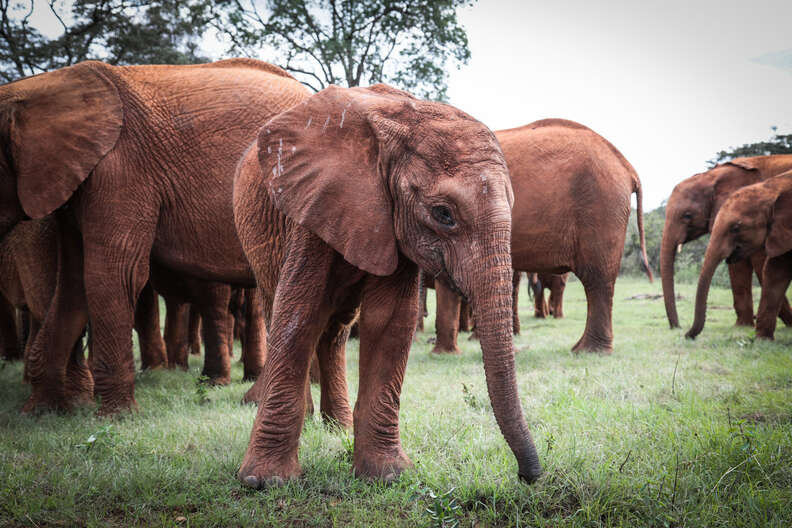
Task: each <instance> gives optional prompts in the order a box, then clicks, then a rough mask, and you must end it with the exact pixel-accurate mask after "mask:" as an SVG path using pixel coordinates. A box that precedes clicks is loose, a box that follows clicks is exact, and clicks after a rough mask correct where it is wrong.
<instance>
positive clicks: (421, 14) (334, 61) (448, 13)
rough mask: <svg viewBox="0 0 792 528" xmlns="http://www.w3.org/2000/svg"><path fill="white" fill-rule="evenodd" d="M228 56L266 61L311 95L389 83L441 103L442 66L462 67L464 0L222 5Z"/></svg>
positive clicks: (249, 0) (244, 0)
mask: <svg viewBox="0 0 792 528" xmlns="http://www.w3.org/2000/svg"><path fill="white" fill-rule="evenodd" d="M222 4H224V8H225V10H226V11H225V13H224V14H223V16H222V17H220V18H219V19H218V20H217V21H216V22H215V23H216V24H218V29H219V30H220V31H223V32H225V33H226V34H227V35H228V36H229V38H230V39H231V41H232V43H233V44H232V49H233V50H235V51H237V52H242V53H245V54H247V55H249V56H260V54H261V50H262V48H269V49H270V50H272V53H273V56H272V57H270V58H269V59H270V60H272V62H275V63H276V64H278V65H279V66H281V67H283V68H284V69H286V70H287V71H289V72H291V73H292V74H294V75H295V76H296V77H297V78H299V79H300V80H301V81H302V82H303V83H304V84H306V85H307V86H308V87H310V88H312V89H314V90H317V91H318V90H321V89H322V88H324V87H326V86H328V85H329V84H340V85H345V86H360V85H361V84H365V83H377V82H388V83H392V84H394V85H396V86H398V87H399V88H403V89H405V90H410V91H412V92H414V93H415V94H416V95H418V96H421V97H428V98H434V99H438V100H443V99H445V97H446V88H447V86H446V82H447V77H448V74H447V68H446V66H447V63H449V62H452V63H456V64H457V65H459V64H465V63H467V61H468V59H469V58H470V50H469V49H468V41H467V34H466V33H465V30H464V28H463V27H462V26H461V25H460V24H459V21H458V20H457V8H459V7H461V6H464V5H470V4H471V1H470V0H368V1H360V0H358V1H356V0H268V1H266V2H258V1H256V0H224V1H223V2H222Z"/></svg>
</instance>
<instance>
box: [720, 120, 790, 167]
mask: <svg viewBox="0 0 792 528" xmlns="http://www.w3.org/2000/svg"><path fill="white" fill-rule="evenodd" d="M772 130H773V132H776V131H777V128H776V127H772ZM771 154H792V134H786V135H784V134H774V135H773V136H772V137H771V138H770V139H768V140H767V141H760V142H758V143H746V144H744V145H743V146H741V147H733V148H731V149H729V150H721V151H720V152H718V153H717V154H716V155H715V158H714V159H712V160H710V161H709V163H710V166H711V167H713V166H715V165H717V164H718V163H723V162H724V161H729V160H731V159H734V158H743V157H750V156H769V155H771Z"/></svg>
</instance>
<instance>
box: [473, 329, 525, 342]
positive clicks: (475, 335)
mask: <svg viewBox="0 0 792 528" xmlns="http://www.w3.org/2000/svg"><path fill="white" fill-rule="evenodd" d="M516 333H517V334H519V333H520V331H519V330H517V332H516ZM478 340H479V336H478V334H477V333H476V330H475V329H474V330H473V332H472V333H471V334H470V337H468V341H478Z"/></svg>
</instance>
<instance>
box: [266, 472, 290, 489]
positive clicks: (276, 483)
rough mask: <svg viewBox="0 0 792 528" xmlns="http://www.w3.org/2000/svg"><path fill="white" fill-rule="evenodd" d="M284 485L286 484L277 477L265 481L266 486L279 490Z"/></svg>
mask: <svg viewBox="0 0 792 528" xmlns="http://www.w3.org/2000/svg"><path fill="white" fill-rule="evenodd" d="M285 483H286V482H285V481H284V480H283V478H281V477H279V476H277V475H275V476H274V477H270V478H268V479H267V486H271V487H274V488H279V487H281V486H283V485H284V484H285Z"/></svg>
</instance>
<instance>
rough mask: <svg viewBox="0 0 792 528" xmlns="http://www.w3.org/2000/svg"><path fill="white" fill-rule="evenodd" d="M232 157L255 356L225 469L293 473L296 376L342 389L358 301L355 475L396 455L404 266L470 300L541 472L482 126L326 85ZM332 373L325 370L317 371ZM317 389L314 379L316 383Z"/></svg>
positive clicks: (397, 467) (500, 403) (524, 463)
mask: <svg viewBox="0 0 792 528" xmlns="http://www.w3.org/2000/svg"><path fill="white" fill-rule="evenodd" d="M263 125H264V126H263V127H262V129H261V130H260V132H259V137H258V140H257V141H256V142H254V143H253V144H252V145H251V147H250V148H249V150H248V151H247V153H246V154H245V155H244V156H243V158H242V160H241V161H240V163H239V166H238V169H237V170H238V172H237V175H236V179H235V181H234V202H233V204H234V218H235V221H236V227H237V232H238V234H239V240H240V242H241V243H242V248H243V249H244V252H245V255H246V256H247V258H248V260H249V262H250V265H251V267H252V269H253V271H254V272H255V275H256V282H257V284H258V287H259V288H260V290H261V293H262V298H263V300H264V313H265V314H268V315H269V324H268V325H267V326H268V328H269V330H270V334H269V339H268V343H267V346H268V357H267V361H266V363H265V365H264V368H263V370H262V373H261V375H260V376H259V378H258V380H257V381H256V384H255V385H254V387H253V388H252V389H251V390H252V391H253V392H254V393H255V399H256V401H258V403H259V407H258V414H257V416H256V420H255V423H254V425H253V431H252V433H251V437H250V444H249V445H248V448H247V452H246V453H245V458H244V460H243V462H242V466H241V468H240V472H239V478H240V479H241V480H242V482H243V483H244V484H246V485H248V486H251V487H262V486H267V485H278V484H281V483H283V482H284V481H285V480H288V479H291V478H295V477H297V476H298V475H299V474H300V472H301V469H300V464H299V462H298V460H297V447H298V445H299V437H300V431H301V430H302V425H303V418H304V416H305V406H306V398H305V392H304V388H305V384H306V380H307V376H308V367H309V363H310V360H311V357H312V355H313V353H314V350H316V352H317V355H318V358H319V367H320V370H321V377H322V380H325V379H328V377H327V376H326V374H329V375H331V376H332V375H333V372H329V371H337V370H339V369H341V373H342V375H341V376H340V377H338V378H337V380H338V384H337V386H336V385H333V384H331V385H332V386H329V387H328V390H332V391H333V392H334V398H333V399H334V400H336V401H339V400H344V401H346V399H347V395H346V381H345V378H344V377H343V368H344V366H343V364H340V362H339V361H338V357H339V355H341V354H343V347H344V343H345V341H346V335H347V332H346V326H347V325H349V324H350V323H351V322H352V321H353V319H354V317H355V316H356V314H357V312H358V309H360V314H361V315H360V321H359V327H360V387H359V390H358V397H357V403H356V404H355V410H354V415H353V425H354V432H355V445H354V471H355V474H356V475H359V476H365V477H369V478H375V479H383V480H386V481H388V480H393V479H395V478H397V477H398V475H399V473H400V472H401V471H402V470H403V469H404V468H406V467H408V466H409V465H410V460H409V458H408V457H407V455H406V454H405V452H404V451H403V449H402V446H401V442H400V439H399V398H400V393H401V387H402V380H403V378H404V371H405V367H406V366H407V355H408V353H409V350H410V345H411V343H412V336H413V333H414V331H415V325H416V322H417V319H418V270H419V267H420V268H421V269H423V270H425V271H426V272H427V273H429V274H431V275H432V276H434V277H436V278H437V279H438V280H440V281H442V282H444V283H445V284H447V285H448V286H450V287H452V288H453V289H454V290H455V291H457V292H459V293H460V294H462V295H463V296H465V297H466V298H467V299H468V300H470V302H471V304H472V306H473V310H474V311H475V313H476V316H477V326H478V332H479V336H480V338H481V345H482V349H483V358H484V370H485V373H486V379H487V386H488V388H489V394H490V399H491V400H492V408H493V410H494V413H495V417H496V420H497V422H498V425H499V427H500V430H501V432H502V433H503V435H504V436H505V438H506V441H507V442H508V444H509V446H510V447H511V449H512V451H513V452H514V454H515V457H516V458H517V463H518V466H519V469H518V471H519V475H520V477H521V478H522V479H524V480H526V481H528V482H532V481H534V480H535V479H536V478H537V477H538V476H539V473H540V471H541V468H540V465H539V460H538V457H537V453H536V449H535V447H534V444H533V441H532V439H531V435H530V433H529V432H528V427H527V425H526V423H525V419H524V417H523V413H522V408H521V405H520V399H519V397H518V394H517V383H516V377H515V369H514V354H513V351H512V329H511V275H512V271H511V254H510V250H509V248H510V240H511V205H512V203H513V199H514V198H513V195H512V190H511V184H510V182H509V175H508V172H507V169H506V163H505V161H504V159H503V154H502V153H501V150H500V147H499V146H498V142H497V140H496V139H495V136H494V135H493V133H492V132H491V131H490V130H488V129H487V128H486V127H485V126H484V125H482V124H481V123H479V122H478V121H476V120H474V119H473V118H471V117H470V116H468V115H466V114H464V113H463V112H461V111H459V110H457V109H455V108H453V107H451V106H447V105H444V104H440V103H434V102H426V101H421V100H418V99H415V98H414V97H412V96H411V95H409V94H407V93H406V92H402V91H399V90H396V89H393V88H390V87H387V86H384V85H377V86H372V87H370V88H350V89H347V88H338V87H334V86H333V87H330V88H327V89H325V90H323V91H321V92H319V93H317V94H315V95H312V96H310V97H306V98H305V99H304V100H303V101H302V102H301V103H300V104H298V105H297V106H295V107H293V108H291V109H290V110H287V111H285V112H282V113H281V114H279V115H277V116H276V117H274V118H273V119H272V120H270V121H269V122H268V123H265V124H264V123H263ZM329 379H336V378H332V377H331V378H329ZM322 392H323V394H322V397H323V400H324V397H325V394H324V393H325V387H324V386H323V387H322Z"/></svg>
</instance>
